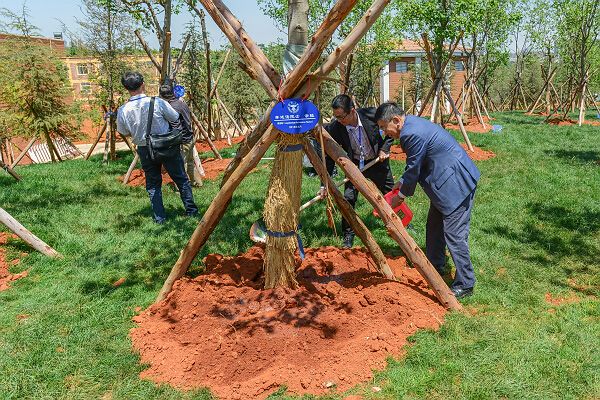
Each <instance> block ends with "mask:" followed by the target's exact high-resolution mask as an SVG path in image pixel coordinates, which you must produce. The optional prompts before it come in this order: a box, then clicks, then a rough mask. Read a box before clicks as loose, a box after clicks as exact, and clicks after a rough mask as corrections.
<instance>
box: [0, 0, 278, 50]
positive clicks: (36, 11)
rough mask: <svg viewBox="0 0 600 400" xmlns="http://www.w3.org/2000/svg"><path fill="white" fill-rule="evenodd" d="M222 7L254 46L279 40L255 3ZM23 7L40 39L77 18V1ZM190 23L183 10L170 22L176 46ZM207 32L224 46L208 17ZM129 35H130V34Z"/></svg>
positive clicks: (41, 0) (15, 7) (234, 1)
mask: <svg viewBox="0 0 600 400" xmlns="http://www.w3.org/2000/svg"><path fill="white" fill-rule="evenodd" d="M225 3H226V4H227V6H228V7H229V8H230V9H231V11H232V12H233V14H234V15H235V16H236V17H238V19H240V20H241V21H242V24H243V25H244V27H245V28H246V31H248V33H249V34H250V36H251V37H252V38H253V39H254V40H255V41H257V42H258V43H268V42H272V41H276V40H277V39H279V38H283V37H284V34H283V33H282V32H280V31H279V30H278V29H277V28H275V26H274V24H273V21H272V20H271V19H269V18H268V17H266V16H265V15H263V13H262V12H261V10H260V9H259V8H258V5H257V4H256V0H226V1H225ZM22 4H23V2H22V1H20V0H19V1H10V2H9V0H0V5H1V6H2V7H7V8H8V9H10V10H12V11H14V12H20V10H21V6H22ZM26 6H27V8H28V9H29V13H30V14H31V23H32V24H33V25H35V26H37V27H38V28H40V31H41V33H42V35H43V36H48V37H52V33H53V32H60V30H61V23H60V22H59V21H58V20H59V19H60V20H61V21H63V22H64V23H65V25H67V27H68V28H69V29H73V30H76V29H77V24H76V22H75V19H76V18H77V17H80V16H81V11H80V1H79V0H27V1H26ZM190 20H191V14H190V13H189V12H188V11H187V10H186V11H183V12H182V13H181V15H174V16H173V21H172V23H171V24H172V33H173V38H175V40H176V42H175V43H173V45H175V46H177V44H178V43H179V42H180V40H181V39H180V38H181V35H182V33H183V27H184V26H185V24H186V23H187V22H188V21H190ZM207 29H208V31H209V36H210V42H211V44H212V45H213V46H217V47H218V46H221V45H223V44H226V43H228V41H227V39H226V38H225V36H224V35H223V34H222V33H221V31H220V30H219V28H218V27H217V26H216V25H215V24H214V23H213V22H212V20H211V18H210V16H207ZM131 34H132V35H133V32H132V33H131ZM146 36H147V37H146V40H147V41H148V42H149V43H150V45H151V46H152V47H157V46H158V43H157V41H156V39H155V37H154V34H148V35H146Z"/></svg>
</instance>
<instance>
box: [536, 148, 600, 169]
mask: <svg viewBox="0 0 600 400" xmlns="http://www.w3.org/2000/svg"><path fill="white" fill-rule="evenodd" d="M545 153H546V154H548V155H550V156H553V157H556V158H560V159H562V160H566V161H569V162H571V163H578V164H592V163H595V164H596V165H598V166H600V152H598V151H573V150H547V151H545Z"/></svg>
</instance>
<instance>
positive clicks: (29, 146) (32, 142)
mask: <svg viewBox="0 0 600 400" xmlns="http://www.w3.org/2000/svg"><path fill="white" fill-rule="evenodd" d="M36 139H37V138H35V137H34V138H33V139H31V140H30V141H29V142H28V143H27V146H25V148H24V149H23V151H21V154H19V156H18V157H17V158H15V161H13V163H12V165H11V166H10V168H14V167H16V166H17V164H19V162H20V161H21V160H22V159H23V158H24V157H25V156H26V155H27V152H28V151H29V149H30V148H31V146H33V144H34V143H35V141H36Z"/></svg>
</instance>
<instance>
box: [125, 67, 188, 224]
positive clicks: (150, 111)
mask: <svg viewBox="0 0 600 400" xmlns="http://www.w3.org/2000/svg"><path fill="white" fill-rule="evenodd" d="M121 84H122V85H123V87H125V89H127V91H128V92H129V95H130V96H131V97H130V99H129V100H128V101H127V102H126V103H125V104H123V105H122V106H121V107H119V110H118V113H117V130H118V131H119V132H120V133H121V134H123V135H124V136H131V137H132V141H133V143H134V144H135V145H136V146H137V153H138V155H139V157H140V161H141V163H142V169H143V170H144V173H145V175H146V191H147V192H148V195H149V196H150V204H151V206H152V213H153V218H154V221H155V222H156V223H158V224H162V223H164V222H165V220H166V218H167V215H166V212H165V208H164V205H163V200H162V189H161V187H162V173H161V171H162V167H164V168H165V169H166V170H167V173H168V174H169V176H170V177H171V179H173V182H175V184H176V185H177V188H178V189H179V194H180V196H181V201H182V202H183V205H184V207H185V213H186V215H188V216H197V215H198V207H196V204H195V203H194V196H193V194H192V187H191V185H190V181H189V179H188V177H187V175H186V173H185V169H184V166H183V158H182V156H181V150H180V145H179V144H177V145H175V146H172V148H166V149H163V148H161V149H160V150H161V151H155V150H154V148H153V145H152V142H151V139H152V138H156V139H160V138H163V140H164V138H166V137H168V135H169V133H170V129H169V122H176V121H178V120H179V113H178V112H177V111H175V110H174V109H173V107H171V106H170V105H169V103H167V102H166V101H164V100H163V99H160V98H155V97H148V96H147V95H146V94H145V85H144V77H143V76H142V75H141V74H140V73H139V72H126V73H125V74H124V75H123V77H122V78H121Z"/></svg>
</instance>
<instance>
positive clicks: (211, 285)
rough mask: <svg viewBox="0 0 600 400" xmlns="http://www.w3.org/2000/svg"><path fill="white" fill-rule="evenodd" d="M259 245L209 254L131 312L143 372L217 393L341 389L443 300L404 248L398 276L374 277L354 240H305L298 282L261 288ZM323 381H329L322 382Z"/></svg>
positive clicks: (367, 375) (432, 322)
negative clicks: (344, 246) (164, 293)
mask: <svg viewBox="0 0 600 400" xmlns="http://www.w3.org/2000/svg"><path fill="white" fill-rule="evenodd" d="M263 256H264V251H263V249H262V248H261V247H258V246H255V247H252V248H251V249H250V250H249V251H248V252H247V253H245V254H242V255H240V256H236V257H223V256H221V255H218V254H211V255H209V256H207V257H206V259H205V265H206V273H205V274H203V275H200V276H198V277H196V278H194V279H191V278H182V279H180V280H179V281H177V282H176V283H175V286H174V288H173V291H172V292H171V293H170V294H169V296H168V297H167V299H165V300H164V301H162V302H160V303H158V304H155V305H152V306H150V307H149V308H148V309H146V310H145V311H143V312H142V313H141V314H140V315H138V316H136V317H134V319H133V320H134V321H135V322H136V323H137V324H138V327H136V328H133V329H132V330H131V332H130V335H131V339H132V342H133V346H134V348H135V349H136V350H137V351H139V352H140V355H141V362H142V363H144V364H149V365H150V366H149V368H148V369H147V370H145V371H143V372H142V373H141V377H142V378H147V379H151V380H153V381H155V382H159V383H169V384H171V385H173V386H176V387H178V388H183V389H192V388H198V387H209V388H210V389H211V390H212V391H213V393H214V394H216V395H217V396H218V397H219V398H221V399H254V398H265V397H267V396H268V395H269V394H270V393H272V392H273V391H275V390H276V389H277V388H278V387H279V386H280V385H287V387H288V389H289V391H291V392H293V393H312V394H323V393H326V392H328V391H331V390H334V391H335V390H338V391H344V390H347V389H348V388H350V387H352V386H354V385H356V384H358V383H360V382H364V381H367V380H369V379H371V378H372V376H373V373H372V370H373V369H382V368H384V367H385V366H386V357H388V356H389V355H395V356H398V355H401V354H402V353H403V346H404V345H406V343H407V337H408V336H410V335H412V334H413V333H415V332H416V331H417V330H418V329H422V328H429V329H437V328H438V327H439V325H440V324H441V323H442V320H443V318H444V314H445V312H446V311H445V309H444V308H443V307H442V306H441V305H440V304H439V303H438V302H437V300H436V299H435V297H434V296H433V293H432V291H431V290H429V289H428V287H427V284H426V283H425V281H424V280H423V279H422V278H421V276H420V275H419V274H418V272H417V271H416V270H414V269H410V268H408V267H407V264H406V260H405V259H404V258H403V257H395V258H389V259H388V261H389V263H390V266H391V268H392V269H393V270H394V272H395V273H396V275H397V276H398V277H399V281H398V282H395V281H389V280H387V279H385V278H382V277H381V276H380V275H379V274H378V273H377V272H376V271H375V268H374V264H373V261H372V260H371V258H370V257H369V256H368V255H367V254H366V252H365V251H364V250H363V249H348V250H340V249H338V248H335V247H322V248H316V249H307V252H306V259H305V260H304V262H303V263H302V264H301V265H299V266H298V268H297V279H298V282H299V285H300V286H299V287H298V289H294V290H292V289H282V288H280V289H271V290H262V286H263V282H264V279H263V275H262V267H263ZM327 386H331V387H332V389H327V388H326V387H327Z"/></svg>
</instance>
